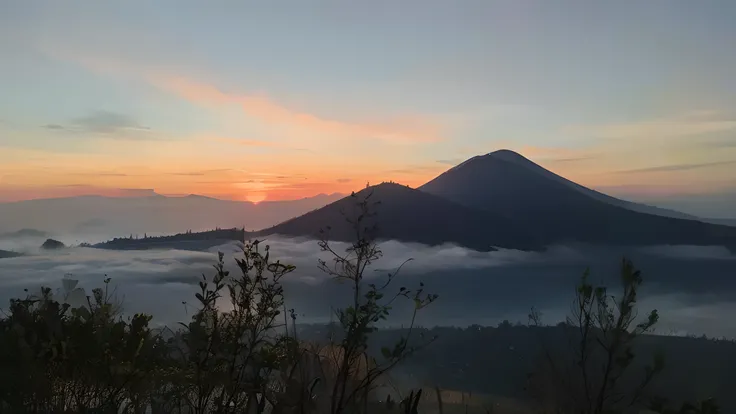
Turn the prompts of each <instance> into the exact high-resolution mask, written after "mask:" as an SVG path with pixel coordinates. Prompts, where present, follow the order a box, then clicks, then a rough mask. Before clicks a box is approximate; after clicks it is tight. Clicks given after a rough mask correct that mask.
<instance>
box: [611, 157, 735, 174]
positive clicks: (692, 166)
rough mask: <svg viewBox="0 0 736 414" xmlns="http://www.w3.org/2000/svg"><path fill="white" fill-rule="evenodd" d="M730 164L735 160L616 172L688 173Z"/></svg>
mask: <svg viewBox="0 0 736 414" xmlns="http://www.w3.org/2000/svg"><path fill="white" fill-rule="evenodd" d="M731 164H736V160H735V161H717V162H704V163H693V164H673V165H662V166H659V167H649V168H638V169H634V170H623V171H618V173H619V174H635V173H656V172H670V171H688V170H697V169H701V168H710V167H718V166H721V165H731Z"/></svg>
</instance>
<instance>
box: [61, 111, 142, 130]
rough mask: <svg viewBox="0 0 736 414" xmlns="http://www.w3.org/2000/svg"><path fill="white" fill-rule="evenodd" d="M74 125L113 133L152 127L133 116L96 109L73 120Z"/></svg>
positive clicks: (84, 128) (83, 128)
mask: <svg viewBox="0 0 736 414" xmlns="http://www.w3.org/2000/svg"><path fill="white" fill-rule="evenodd" d="M72 125H73V126H75V127H77V128H80V129H82V130H85V131H89V132H95V133H100V134H112V133H116V132H121V131H148V130H150V129H151V128H149V127H147V126H143V125H140V124H139V123H138V122H137V121H135V120H134V119H133V118H132V117H130V116H128V115H124V114H119V113H115V112H109V111H95V112H93V113H91V114H89V115H86V116H83V117H80V118H77V119H75V120H73V123H72Z"/></svg>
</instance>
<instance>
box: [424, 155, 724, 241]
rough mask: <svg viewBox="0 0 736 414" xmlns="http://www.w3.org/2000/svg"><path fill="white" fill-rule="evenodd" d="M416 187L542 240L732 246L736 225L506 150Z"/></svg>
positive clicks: (454, 169)
mask: <svg viewBox="0 0 736 414" xmlns="http://www.w3.org/2000/svg"><path fill="white" fill-rule="evenodd" d="M419 190H420V191H422V192H426V193H428V194H432V195H435V196H438V197H442V198H445V199H447V200H450V201H453V202H456V203H458V204H462V205H464V206H466V207H470V208H474V209H480V210H484V211H487V212H489V213H491V214H493V215H495V216H497V217H506V218H508V219H509V220H513V221H516V222H524V223H526V224H527V225H528V226H529V227H528V228H529V229H531V231H532V232H533V233H534V234H536V235H538V236H539V237H540V238H541V239H542V240H543V241H544V242H545V243H548V244H549V243H560V242H588V243H601V244H609V243H610V244H630V245H649V244H692V245H712V244H718V245H727V246H731V247H733V246H734V243H735V242H736V229H734V228H731V227H726V226H719V225H714V224H709V223H704V222H701V221H698V220H694V219H685V218H683V216H685V215H682V216H679V217H673V216H677V215H679V214H681V213H676V212H671V211H669V210H663V209H656V208H652V207H649V206H644V205H638V204H635V203H630V202H627V201H623V200H619V199H616V198H613V197H610V196H607V195H604V194H601V193H598V192H595V191H593V190H590V189H587V188H585V187H582V186H580V185H578V184H575V183H573V182H571V181H569V180H566V179H564V178H562V177H560V176H558V175H556V174H554V173H552V172H550V171H548V170H546V169H544V168H542V167H540V166H539V165H537V164H534V163H533V162H531V161H529V160H528V159H526V158H524V157H523V156H521V155H519V154H517V153H515V152H512V151H508V150H501V151H496V152H493V153H490V154H487V155H483V156H478V157H473V158H471V159H469V160H467V161H465V162H463V163H462V164H460V165H458V166H456V167H453V168H451V169H449V170H448V171H446V172H444V173H443V174H441V175H439V176H438V177H436V178H435V179H433V180H431V181H429V182H428V183H426V184H424V185H422V186H421V187H419Z"/></svg>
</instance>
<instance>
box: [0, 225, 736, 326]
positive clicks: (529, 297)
mask: <svg viewBox="0 0 736 414" xmlns="http://www.w3.org/2000/svg"><path fill="white" fill-rule="evenodd" d="M75 237H78V236H74V237H73V238H75ZM266 243H267V244H269V245H270V247H271V257H272V258H273V259H278V260H280V261H281V262H282V263H289V264H293V265H295V266H296V271H295V272H294V273H292V274H290V275H289V276H287V277H286V278H285V279H284V285H285V290H286V300H287V307H288V308H294V309H295V310H296V312H297V314H298V318H299V319H298V321H303V322H326V321H328V320H329V319H330V313H331V309H332V308H334V307H339V306H343V305H345V303H346V301H347V300H348V298H349V297H350V295H349V292H350V287H349V285H347V284H345V283H338V282H336V281H335V280H332V279H330V278H329V277H327V276H326V275H324V274H322V273H321V272H320V271H319V270H318V268H317V263H318V258H323V259H325V258H328V256H326V255H325V253H322V252H320V249H319V247H318V245H317V242H315V241H313V240H304V239H286V238H273V237H271V238H269V239H268V240H267V241H266ZM38 245H39V243H38V241H37V240H35V241H34V240H25V241H19V240H12V241H10V240H4V241H0V249H5V250H17V251H18V250H19V251H25V252H27V253H28V254H29V255H28V256H25V257H18V258H9V259H0V305H1V307H2V308H6V307H7V304H8V301H9V299H10V298H12V297H19V296H23V295H24V289H28V290H29V291H35V290H37V289H38V288H39V287H40V286H41V285H45V286H49V287H51V288H53V289H54V290H56V289H57V288H60V287H61V285H62V282H61V280H62V278H63V277H64V276H65V275H69V276H70V277H72V278H74V279H77V280H79V286H81V287H83V288H85V289H86V290H87V292H88V293H89V292H90V290H91V289H92V288H94V287H97V286H101V285H102V281H103V279H104V278H105V276H108V277H110V278H112V281H111V286H112V287H114V288H115V289H117V290H116V293H117V294H118V296H119V298H121V299H123V300H124V309H125V311H126V312H128V313H135V312H147V313H151V314H153V315H154V321H155V322H156V323H158V324H172V323H174V322H178V321H185V320H187V319H188V318H189V316H191V309H192V308H191V307H192V305H193V304H194V302H195V299H194V293H195V292H196V291H197V286H196V285H197V282H198V281H199V280H201V275H202V274H205V275H207V276H208V277H211V276H212V274H213V268H212V265H213V264H214V263H215V262H216V260H217V252H218V251H222V252H223V253H225V255H226V261H227V265H228V267H229V268H230V270H232V271H233V272H235V271H237V270H236V267H235V263H234V257H237V255H238V253H239V252H240V254H242V250H240V249H241V245H239V244H238V243H229V244H225V245H222V246H218V247H216V248H213V249H210V250H209V251H204V252H201V251H186V250H177V249H170V250H141V251H113V250H101V249H92V248H76V247H75V248H68V249H64V250H60V251H53V252H47V251H40V250H38V249H37V246H38ZM334 247H335V249H336V250H338V251H341V250H344V249H345V248H346V247H347V245H345V244H342V243H335V244H334ZM381 248H382V251H383V258H382V259H381V260H379V261H378V262H376V264H375V266H374V267H373V268H372V269H370V270H369V271H368V273H367V275H368V277H369V278H377V279H379V278H383V277H385V274H386V272H387V271H390V270H393V269H395V268H396V267H398V266H399V265H401V264H402V263H403V262H404V261H405V260H406V259H408V258H412V259H413V260H412V261H410V262H408V263H407V264H406V265H405V266H404V267H403V269H402V272H401V273H400V274H399V276H398V277H397V279H396V281H395V287H396V289H398V288H399V287H401V286H406V287H407V288H412V287H416V286H417V285H418V284H419V282H420V281H421V282H424V285H425V289H426V290H427V291H428V292H432V293H438V294H439V299H438V301H437V302H436V303H434V304H432V305H431V306H430V307H428V308H426V309H424V310H422V311H421V313H420V315H419V318H418V323H420V324H421V325H423V326H434V325H459V326H463V325H470V324H482V325H496V324H498V323H499V322H501V321H503V320H509V321H510V322H512V323H515V322H522V323H526V322H527V315H528V313H529V310H530V308H531V307H535V308H536V309H538V310H540V311H541V312H542V314H543V322H546V323H556V322H559V321H561V320H563V319H564V317H565V315H566V314H567V313H568V312H569V310H570V304H571V301H572V299H573V294H574V288H575V283H576V282H577V281H578V280H579V278H580V276H581V275H582V273H583V272H584V270H585V269H586V268H590V270H591V280H592V281H593V282H601V283H604V284H606V285H607V286H609V287H611V288H614V287H617V276H618V270H619V266H620V262H621V258H622V257H623V256H624V255H626V256H627V257H629V258H631V259H632V260H633V261H634V263H635V265H636V266H637V267H638V268H639V269H641V271H642V274H643V277H644V285H643V287H642V289H641V296H640V301H639V305H640V308H641V311H640V313H641V314H642V315H644V314H646V313H647V312H648V311H649V310H651V309H655V308H656V309H658V311H659V313H660V315H661V322H660V324H659V326H658V329H657V332H658V333H660V334H696V335H700V334H706V335H708V336H718V337H720V336H726V337H736V319H734V318H733V317H732V316H733V315H734V314H736V256H735V255H733V254H732V253H730V252H729V251H728V250H727V249H725V248H722V247H694V246H654V247H647V248H622V247H605V248H604V247H590V246H552V247H550V248H549V249H547V250H546V251H544V252H522V251H514V250H499V251H496V252H490V253H481V252H476V251H472V250H468V249H464V248H460V247H457V246H451V245H445V246H437V247H428V246H423V245H417V244H411V243H400V242H395V241H388V242H384V243H382V244H381ZM183 302H187V303H186V304H184V303H183ZM408 305H409V304H408V303H407V306H397V307H396V308H395V309H394V316H393V317H392V321H394V322H395V323H396V324H401V323H406V322H407V321H408V316H409V314H410V313H409V312H410V309H409V306H408Z"/></svg>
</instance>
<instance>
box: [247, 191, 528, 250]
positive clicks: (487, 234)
mask: <svg viewBox="0 0 736 414" xmlns="http://www.w3.org/2000/svg"><path fill="white" fill-rule="evenodd" d="M371 192H372V194H371V200H376V201H380V205H378V206H376V210H375V213H376V216H375V217H372V218H371V219H370V220H377V223H375V224H377V227H378V228H377V233H376V234H375V237H376V238H377V239H381V240H389V239H392V240H399V241H404V242H415V243H422V244H426V245H439V244H443V243H455V244H458V245H461V246H465V247H469V248H472V249H476V250H481V251H489V250H493V248H494V247H504V248H516V249H524V250H529V249H535V248H539V247H541V244H540V243H539V242H538V240H537V239H536V237H535V236H534V235H533V234H532V233H531V232H529V231H528V230H527V229H525V228H524V226H523V225H522V224H521V223H517V222H514V221H513V220H508V219H505V218H502V217H498V216H494V215H493V214H490V213H488V212H484V211H482V210H478V209H474V208H470V207H465V206H462V205H460V204H457V203H454V202H452V201H449V200H446V199H444V198H441V197H437V196H434V195H431V194H428V193H424V192H421V191H418V190H415V189H411V188H408V187H406V186H402V185H399V184H393V183H383V184H380V185H377V186H373V187H370V188H367V189H364V190H362V191H360V192H358V193H356V197H357V198H358V199H359V200H360V199H363V197H365V196H367V195H368V194H369V193H371ZM355 209H356V200H355V199H353V198H351V197H345V198H343V199H341V200H338V201H336V202H334V203H332V204H329V205H327V206H325V207H323V208H320V209H318V210H315V211H312V212H309V213H307V214H304V215H303V216H300V217H297V218H295V219H292V220H288V221H286V222H284V223H281V224H279V225H277V226H274V227H271V228H268V229H265V230H263V231H260V232H257V233H256V235H257V236H263V235H270V234H278V235H285V236H305V237H319V235H320V229H324V228H327V227H331V229H330V232H329V238H330V240H339V241H352V240H354V237H355V236H354V231H353V228H352V226H351V225H350V224H349V223H348V222H347V221H346V219H345V217H349V218H352V217H354V215H353V212H354V211H355ZM343 213H345V214H344V215H343ZM366 224H367V225H371V224H374V223H368V222H367V223H366Z"/></svg>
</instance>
